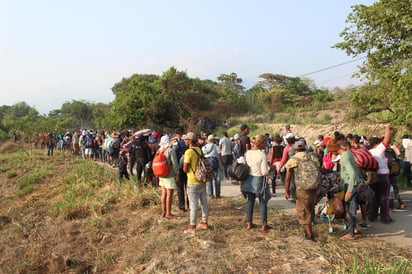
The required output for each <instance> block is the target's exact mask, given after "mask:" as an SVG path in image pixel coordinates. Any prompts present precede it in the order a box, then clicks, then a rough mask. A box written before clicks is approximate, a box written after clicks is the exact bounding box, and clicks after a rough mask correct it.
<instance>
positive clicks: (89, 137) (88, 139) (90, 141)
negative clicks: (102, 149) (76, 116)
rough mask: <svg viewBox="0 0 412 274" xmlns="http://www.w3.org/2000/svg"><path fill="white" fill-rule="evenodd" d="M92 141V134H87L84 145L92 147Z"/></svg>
mask: <svg viewBox="0 0 412 274" xmlns="http://www.w3.org/2000/svg"><path fill="white" fill-rule="evenodd" d="M93 141H94V138H93V136H87V141H86V147H87V148H93Z"/></svg>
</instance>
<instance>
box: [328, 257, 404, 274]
mask: <svg viewBox="0 0 412 274" xmlns="http://www.w3.org/2000/svg"><path fill="white" fill-rule="evenodd" d="M410 270H411V265H410V263H409V262H408V261H405V260H403V259H398V260H394V261H392V262H391V263H390V264H389V265H388V264H382V263H381V262H379V261H376V260H375V259H373V258H372V259H371V258H369V255H366V258H365V259H364V260H363V261H359V259H358V257H357V256H354V258H353V263H352V267H351V268H350V269H349V268H348V267H345V268H344V269H343V271H342V272H340V271H337V272H336V273H345V274H346V273H348V274H349V273H355V274H380V273H387V274H407V273H410V272H409V271H410Z"/></svg>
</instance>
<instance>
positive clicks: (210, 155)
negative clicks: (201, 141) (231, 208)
mask: <svg viewBox="0 0 412 274" xmlns="http://www.w3.org/2000/svg"><path fill="white" fill-rule="evenodd" d="M207 142H208V143H207V144H206V145H204V146H203V147H202V152H203V155H204V156H205V157H206V158H207V159H208V161H209V162H210V163H211V165H212V167H213V177H212V179H211V181H208V182H207V183H206V184H207V193H208V195H209V198H213V197H216V198H220V179H219V166H220V159H219V154H220V151H219V147H218V146H217V145H216V144H215V136H213V135H209V136H208V137H207ZM213 189H214V191H213ZM213 192H214V194H215V196H214V195H213Z"/></svg>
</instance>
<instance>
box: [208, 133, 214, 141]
mask: <svg viewBox="0 0 412 274" xmlns="http://www.w3.org/2000/svg"><path fill="white" fill-rule="evenodd" d="M214 139H215V136H214V135H212V134H211V135H209V136H207V140H208V141H212V140H214Z"/></svg>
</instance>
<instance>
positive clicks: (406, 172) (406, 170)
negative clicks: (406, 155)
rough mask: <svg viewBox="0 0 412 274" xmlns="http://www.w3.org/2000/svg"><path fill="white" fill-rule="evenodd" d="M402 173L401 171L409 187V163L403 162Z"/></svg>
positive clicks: (411, 177) (410, 178)
mask: <svg viewBox="0 0 412 274" xmlns="http://www.w3.org/2000/svg"><path fill="white" fill-rule="evenodd" d="M402 171H403V175H405V177H406V180H407V185H408V186H409V185H410V184H411V180H412V175H411V163H409V162H408V161H403V165H402Z"/></svg>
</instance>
